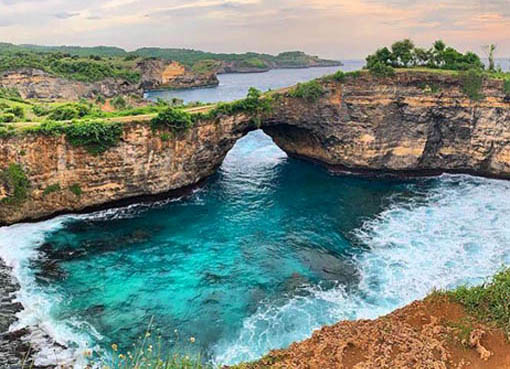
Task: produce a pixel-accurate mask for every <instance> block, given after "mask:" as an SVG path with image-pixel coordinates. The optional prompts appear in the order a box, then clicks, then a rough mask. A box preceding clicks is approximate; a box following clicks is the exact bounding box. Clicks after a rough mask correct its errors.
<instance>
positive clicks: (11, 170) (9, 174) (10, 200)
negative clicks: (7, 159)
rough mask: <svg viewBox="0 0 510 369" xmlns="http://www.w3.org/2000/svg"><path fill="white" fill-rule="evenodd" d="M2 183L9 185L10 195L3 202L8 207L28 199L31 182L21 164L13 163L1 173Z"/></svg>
mask: <svg viewBox="0 0 510 369" xmlns="http://www.w3.org/2000/svg"><path fill="white" fill-rule="evenodd" d="M0 181H1V182H3V183H4V184H5V185H7V191H8V195H7V197H6V198H4V199H3V200H2V203H4V204H7V205H17V204H20V203H22V202H23V201H25V200H26V199H27V198H28V189H29V187H30V181H29V180H28V178H27V175H26V174H25V171H24V170H23V167H22V166H21V165H20V164H16V163H11V164H9V166H8V167H7V168H6V169H4V170H2V171H0Z"/></svg>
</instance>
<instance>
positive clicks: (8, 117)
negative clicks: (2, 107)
mask: <svg viewBox="0 0 510 369" xmlns="http://www.w3.org/2000/svg"><path fill="white" fill-rule="evenodd" d="M15 120H16V116H15V115H14V114H12V113H2V114H0V123H11V122H14V121H15Z"/></svg>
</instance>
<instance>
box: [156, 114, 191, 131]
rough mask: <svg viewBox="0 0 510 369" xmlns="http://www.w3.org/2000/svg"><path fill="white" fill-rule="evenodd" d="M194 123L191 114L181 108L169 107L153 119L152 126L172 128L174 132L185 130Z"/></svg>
mask: <svg viewBox="0 0 510 369" xmlns="http://www.w3.org/2000/svg"><path fill="white" fill-rule="evenodd" d="M192 125H193V120H192V118H191V114H190V113H187V112H185V111H183V110H180V109H175V108H168V109H165V110H163V111H162V112H160V113H159V114H158V115H157V116H156V117H154V118H153V119H152V120H151V126H152V128H154V129H156V128H161V127H165V128H170V129H171V130H172V131H173V132H181V131H185V130H187V129H188V128H190V127H191V126H192Z"/></svg>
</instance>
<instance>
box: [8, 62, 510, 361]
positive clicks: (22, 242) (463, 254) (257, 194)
mask: <svg viewBox="0 0 510 369" xmlns="http://www.w3.org/2000/svg"><path fill="white" fill-rule="evenodd" d="M346 68H348V67H346ZM305 71H307V72H308V71H317V70H315V69H313V70H305ZM278 72H282V71H278ZM290 72H292V73H294V74H292V75H290V74H289V77H288V78H290V79H292V80H299V79H300V78H302V77H303V76H302V75H301V74H302V73H303V71H302V70H294V71H285V73H290ZM282 73H283V72H282ZM235 76H239V78H241V79H242V81H245V80H246V79H248V81H247V82H246V81H245V82H242V81H239V80H236V79H235V78H237V77H235V78H234V76H232V78H234V79H233V80H232V83H233V85H232V86H231V87H229V88H231V89H232V91H234V92H235V93H234V94H233V95H232V96H237V95H235V94H239V95H240V96H244V95H245V93H246V91H245V90H244V88H245V87H247V86H256V87H258V88H264V86H265V83H266V82H267V81H266V80H264V79H261V75H235ZM236 81H237V82H236ZM248 82H249V83H248ZM274 83H276V82H274ZM208 91H209V93H210V94H211V95H210V98H211V99H214V98H215V96H217V92H215V90H214V89H206V90H202V91H201V93H202V94H207V92H208ZM228 96H230V95H228ZM228 96H226V97H225V99H227V97H228ZM232 96H230V97H232ZM206 100H207V99H206ZM509 194H510V182H508V181H499V180H489V179H483V178H476V177H471V176H461V175H456V176H451V175H445V176H440V177H436V178H425V179H414V180H410V181H383V180H366V179H359V178H353V177H343V176H334V175H331V174H330V173H328V172H327V171H326V170H325V169H323V168H321V167H318V166H315V165H312V164H310V163H306V162H301V161H297V160H293V159H289V158H287V156H286V155H285V154H284V153H283V152H282V151H281V150H279V149H278V148H277V147H276V146H275V145H274V144H273V143H272V141H271V139H270V138H269V137H267V136H266V135H264V134H263V133H262V132H261V131H256V132H252V133H250V134H249V135H247V136H246V137H245V138H243V139H241V140H240V141H239V142H238V143H237V145H236V146H235V147H234V148H233V150H232V151H231V152H230V153H229V154H228V156H227V158H226V159H225V162H224V163H223V165H222V167H221V168H220V170H219V171H218V173H217V174H216V175H215V176H213V177H212V178H210V180H209V181H208V182H207V184H206V185H205V186H204V187H203V188H201V189H200V190H198V191H196V192H195V193H193V194H192V195H191V196H189V197H186V198H182V199H177V200H175V199H174V200H171V201H166V202H158V203H148V204H137V205H132V206H129V207H126V208H121V209H111V210H108V211H103V212H98V213H93V214H87V215H79V216H76V215H68V216H62V217H57V218H54V219H51V220H48V221H45V222H39V223H33V224H18V225H14V226H11V227H3V228H0V257H1V258H2V259H4V261H5V262H6V263H7V264H8V265H10V266H11V267H12V268H13V274H14V276H15V277H16V278H17V279H18V281H19V282H20V285H21V290H20V292H19V294H18V299H19V301H20V302H22V304H23V305H24V308H25V309H24V311H23V312H21V313H20V314H19V319H20V320H19V323H17V324H16V326H15V327H13V329H15V328H22V327H30V328H31V329H32V332H33V333H32V335H31V338H32V344H33V345H34V348H36V349H38V350H40V353H39V354H38V364H40V365H48V364H54V363H55V361H58V362H59V363H74V367H75V368H77V369H78V368H83V366H84V365H85V363H86V360H85V358H84V356H83V352H84V351H85V350H87V349H88V348H92V349H93V350H96V351H99V350H102V349H107V348H108V347H109V346H110V345H111V344H112V343H117V344H119V345H120V348H121V349H122V350H128V349H129V347H130V345H131V343H132V342H133V341H134V340H136V339H137V338H138V337H139V336H140V335H142V334H143V333H144V332H145V329H146V327H147V325H148V323H149V321H151V319H154V323H155V325H156V326H157V327H159V329H160V332H161V334H162V335H163V339H164V342H165V343H166V345H165V346H167V347H170V348H172V349H175V350H178V351H182V352H189V351H195V352H199V351H200V352H202V353H203V354H204V356H205V358H206V359H207V360H211V361H212V362H215V363H222V364H229V363H236V362H239V361H242V360H252V359H256V358H258V357H260V356H262V355H263V354H265V353H267V352H268V351H269V350H270V349H274V348H279V347H285V346H287V345H289V344H290V343H291V342H294V341H296V340H301V339H304V338H307V337H309V336H310V335H311V333H312V331H313V330H314V329H317V328H319V327H321V326H322V325H324V324H332V323H335V322H337V321H339V320H342V319H358V318H375V317H378V316H380V315H383V314H386V313H388V312H390V311H392V310H394V309H396V308H398V307H402V306H404V305H405V304H407V303H409V302H411V301H413V300H415V299H419V298H423V297H424V296H426V295H427V293H429V292H430V291H431V290H432V289H433V288H452V287H454V286H458V285H460V284H464V283H468V284H476V283H480V282H482V281H483V280H484V279H485V278H487V277H489V276H490V275H492V274H494V273H495V272H496V271H497V270H498V269H499V268H500V267H501V266H502V265H505V264H506V265H510V246H509V245H510V217H509V216H508V214H510V196H509ZM190 337H194V338H195V339H196V342H195V343H194V344H190V343H189V338H190ZM51 343H58V344H59V346H56V347H55V346H52V345H50V344H51Z"/></svg>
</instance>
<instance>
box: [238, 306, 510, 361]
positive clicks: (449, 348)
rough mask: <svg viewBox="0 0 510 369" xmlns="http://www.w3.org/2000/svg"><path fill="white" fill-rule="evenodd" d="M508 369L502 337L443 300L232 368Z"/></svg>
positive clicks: (344, 327)
mask: <svg viewBox="0 0 510 369" xmlns="http://www.w3.org/2000/svg"><path fill="white" fill-rule="evenodd" d="M269 368H272V369H276V368H278V369H291V368H292V369H508V368H510V342H509V341H508V339H507V337H506V336H505V334H504V333H503V332H502V331H501V330H499V329H496V328H493V327H488V326H485V325H483V324H480V323H479V322H477V321H476V320H475V319H474V318H472V317H470V316H469V315H468V314H467V313H466V312H465V311H464V309H463V307H462V306H460V305H458V304H456V303H452V302H451V301H449V300H448V299H447V298H445V297H431V298H429V299H427V300H425V301H420V302H415V303H413V304H411V305H409V306H407V307H405V308H403V309H401V310H397V311H395V312H393V313H391V314H389V315H387V316H385V317H382V318H380V319H377V320H364V321H354V322H340V323H338V324H335V325H333V326H330V327H324V328H322V329H320V330H318V331H316V332H314V334H313V336H312V338H310V339H308V340H306V341H303V342H300V343H294V344H292V345H291V346H290V347H289V348H288V349H286V350H276V351H273V352H271V353H270V354H269V355H268V356H266V357H264V358H263V359H262V360H260V361H259V362H255V363H251V364H242V365H240V366H237V367H235V369H269Z"/></svg>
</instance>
